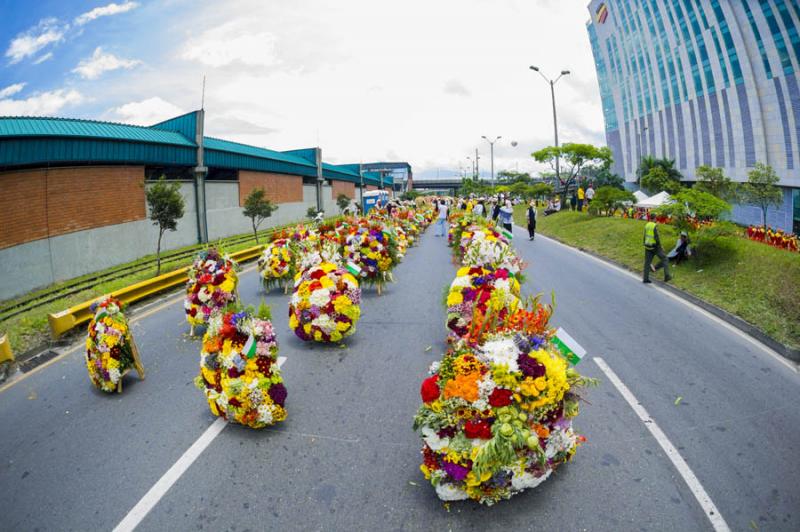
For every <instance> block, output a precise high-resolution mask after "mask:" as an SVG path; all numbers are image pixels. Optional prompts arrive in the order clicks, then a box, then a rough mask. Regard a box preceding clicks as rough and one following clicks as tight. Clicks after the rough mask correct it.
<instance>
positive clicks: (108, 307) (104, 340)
mask: <svg viewBox="0 0 800 532" xmlns="http://www.w3.org/2000/svg"><path fill="white" fill-rule="evenodd" d="M91 310H92V312H93V313H94V316H93V317H92V319H91V320H90V321H89V326H88V328H87V332H88V334H87V338H86V367H87V369H88V370H89V379H90V380H91V381H92V384H94V385H95V387H97V388H98V389H100V390H102V391H104V392H115V391H118V392H121V391H122V377H123V376H124V375H125V373H127V372H128V371H129V370H130V369H132V368H134V367H135V368H136V371H137V372H138V373H139V377H140V378H142V379H143V378H144V368H142V365H141V362H140V361H139V355H138V351H137V349H136V344H135V343H134V341H133V338H132V337H131V333H130V328H129V327H128V320H127V319H126V318H125V315H124V314H123V313H122V303H120V302H119V301H118V300H117V299H114V298H113V297H111V296H106V297H103V298H102V299H100V300H98V301H97V302H95V303H93V304H92V306H91Z"/></svg>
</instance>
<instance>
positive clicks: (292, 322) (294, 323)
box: [289, 312, 300, 330]
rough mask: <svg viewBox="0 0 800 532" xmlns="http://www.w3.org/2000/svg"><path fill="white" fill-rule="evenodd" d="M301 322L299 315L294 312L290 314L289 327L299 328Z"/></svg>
mask: <svg viewBox="0 0 800 532" xmlns="http://www.w3.org/2000/svg"><path fill="white" fill-rule="evenodd" d="M299 324H300V322H299V321H297V317H296V316H295V315H294V312H292V315H291V316H289V328H290V329H292V330H294V329H297V326H298V325H299Z"/></svg>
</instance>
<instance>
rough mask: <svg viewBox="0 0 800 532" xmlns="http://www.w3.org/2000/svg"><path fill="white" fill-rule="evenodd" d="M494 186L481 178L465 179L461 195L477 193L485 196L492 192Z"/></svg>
mask: <svg viewBox="0 0 800 532" xmlns="http://www.w3.org/2000/svg"><path fill="white" fill-rule="evenodd" d="M493 190H494V188H493V187H492V186H491V185H489V184H488V183H486V182H485V181H482V180H480V179H470V178H468V179H464V181H463V182H462V184H461V195H462V196H469V195H470V194H475V195H478V196H485V195H488V194H491V193H492V192H493Z"/></svg>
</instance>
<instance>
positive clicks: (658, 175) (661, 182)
mask: <svg viewBox="0 0 800 532" xmlns="http://www.w3.org/2000/svg"><path fill="white" fill-rule="evenodd" d="M640 185H641V186H642V188H643V189H645V190H646V191H648V192H649V193H650V194H657V193H659V192H661V191H662V190H664V191H666V192H668V193H669V194H670V195H672V194H675V193H676V192H678V191H679V190H680V189H681V182H680V181H678V180H676V179H675V178H674V176H671V175H669V173H668V172H667V171H666V170H664V168H663V167H661V166H654V167H652V168H651V169H650V171H649V172H647V174H646V175H645V176H644V177H642V179H641V182H640Z"/></svg>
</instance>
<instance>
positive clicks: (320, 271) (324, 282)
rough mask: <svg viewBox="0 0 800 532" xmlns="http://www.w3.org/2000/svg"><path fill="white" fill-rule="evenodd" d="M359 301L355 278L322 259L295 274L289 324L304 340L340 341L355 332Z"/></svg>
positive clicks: (359, 313) (359, 293)
mask: <svg viewBox="0 0 800 532" xmlns="http://www.w3.org/2000/svg"><path fill="white" fill-rule="evenodd" d="M360 303H361V290H360V289H359V287H358V281H357V280H356V278H355V277H354V276H353V275H351V274H350V273H348V272H347V271H346V270H344V269H342V268H340V267H338V266H337V265H335V264H333V263H330V262H323V263H321V264H319V265H318V266H314V267H312V268H309V269H308V270H305V271H303V272H301V273H299V274H297V276H296V277H295V282H294V292H293V293H292V298H291V300H290V301H289V327H290V328H291V329H292V330H293V331H294V333H295V334H296V335H297V337H298V338H300V339H301V340H304V341H308V340H314V341H317V342H338V341H341V340H342V339H343V338H345V337H346V336H350V335H351V334H353V333H354V332H355V330H356V322H357V321H358V318H359V317H360V316H361V309H360V307H359V304H360Z"/></svg>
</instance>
